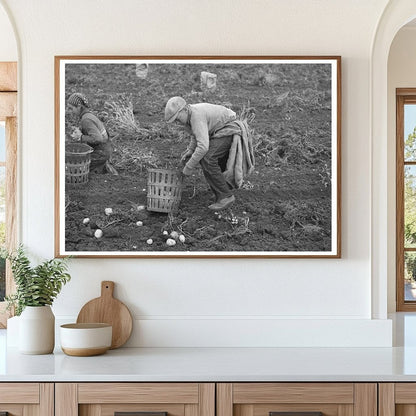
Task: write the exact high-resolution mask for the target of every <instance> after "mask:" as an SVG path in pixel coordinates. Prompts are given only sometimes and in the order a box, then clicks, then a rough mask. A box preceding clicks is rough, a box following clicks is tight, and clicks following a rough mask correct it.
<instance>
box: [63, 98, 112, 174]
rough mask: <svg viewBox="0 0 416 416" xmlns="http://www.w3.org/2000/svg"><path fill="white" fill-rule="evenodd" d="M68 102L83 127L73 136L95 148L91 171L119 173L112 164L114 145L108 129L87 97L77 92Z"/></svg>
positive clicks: (92, 155) (69, 107)
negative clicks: (94, 112) (91, 107)
mask: <svg viewBox="0 0 416 416" xmlns="http://www.w3.org/2000/svg"><path fill="white" fill-rule="evenodd" d="M67 104H68V110H69V111H70V112H71V113H72V114H73V115H74V116H75V117H77V118H78V119H79V125H80V129H81V130H79V129H77V130H76V131H75V132H74V134H73V135H72V137H73V138H74V139H75V140H81V142H82V143H86V144H88V145H89V146H91V147H92V148H93V152H92V154H91V164H90V171H91V172H94V173H105V172H109V173H112V174H114V175H117V171H116V169H115V168H114V166H112V165H111V164H110V157H111V154H112V152H113V147H112V145H111V142H110V138H109V136H108V133H107V130H106V128H105V126H104V124H103V122H102V121H101V120H100V119H99V118H98V117H97V116H96V115H95V114H93V113H92V112H91V110H90V109H89V106H88V99H87V97H86V96H85V95H84V94H81V93H79V92H76V93H74V94H72V95H71V96H70V97H69V98H68V101H67Z"/></svg>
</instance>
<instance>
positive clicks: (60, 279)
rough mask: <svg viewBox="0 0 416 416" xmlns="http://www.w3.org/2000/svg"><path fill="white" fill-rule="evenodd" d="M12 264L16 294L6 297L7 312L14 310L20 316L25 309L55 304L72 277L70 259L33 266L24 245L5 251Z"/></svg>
mask: <svg viewBox="0 0 416 416" xmlns="http://www.w3.org/2000/svg"><path fill="white" fill-rule="evenodd" d="M3 256H4V257H6V258H7V259H8V260H9V261H10V265H11V269H12V272H13V278H14V281H15V283H16V293H13V294H11V295H8V296H6V297H5V300H6V302H7V309H8V310H11V309H13V308H14V312H15V315H20V314H21V313H22V311H23V310H24V308H25V307H26V306H45V305H52V303H53V301H54V300H55V298H56V297H57V296H58V294H59V292H60V291H61V290H62V287H63V285H65V284H66V283H67V282H68V281H69V280H70V279H71V276H70V274H69V273H68V258H63V259H52V260H45V261H44V262H42V263H41V264H39V265H37V266H32V265H31V264H30V260H29V258H28V257H27V255H26V253H25V250H24V248H23V246H19V247H18V248H17V249H16V250H15V251H12V252H4V253H3Z"/></svg>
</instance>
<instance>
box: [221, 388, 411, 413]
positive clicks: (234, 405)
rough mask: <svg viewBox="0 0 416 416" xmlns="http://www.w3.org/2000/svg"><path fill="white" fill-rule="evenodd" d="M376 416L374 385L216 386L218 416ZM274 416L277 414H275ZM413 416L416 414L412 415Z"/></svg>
mask: <svg viewBox="0 0 416 416" xmlns="http://www.w3.org/2000/svg"><path fill="white" fill-rule="evenodd" d="M273 412H287V413H288V414H290V413H292V414H293V416H295V415H296V414H299V415H301V414H302V413H305V412H306V413H308V412H309V414H313V413H315V414H319V412H321V413H322V415H324V416H377V385H376V384H375V383H235V384H232V383H219V384H218V385H217V416H273ZM275 416H277V415H275ZM415 416H416V415H415Z"/></svg>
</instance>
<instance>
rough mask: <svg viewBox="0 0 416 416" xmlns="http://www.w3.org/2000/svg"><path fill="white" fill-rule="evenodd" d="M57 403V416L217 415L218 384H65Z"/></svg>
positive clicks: (56, 390)
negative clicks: (125, 414)
mask: <svg viewBox="0 0 416 416" xmlns="http://www.w3.org/2000/svg"><path fill="white" fill-rule="evenodd" d="M55 401H56V408H55V416H114V414H115V413H116V412H133V413H134V412H158V413H160V412H166V413H167V415H168V416H215V384H214V383H62V384H57V386H56V389H55ZM141 416H146V414H144V415H141ZM149 416H156V415H149Z"/></svg>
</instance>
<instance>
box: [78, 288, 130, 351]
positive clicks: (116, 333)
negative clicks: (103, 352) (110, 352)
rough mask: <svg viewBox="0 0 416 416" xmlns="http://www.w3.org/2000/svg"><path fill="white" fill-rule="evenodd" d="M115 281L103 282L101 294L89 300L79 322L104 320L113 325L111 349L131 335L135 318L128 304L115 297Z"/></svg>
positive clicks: (81, 311)
mask: <svg viewBox="0 0 416 416" xmlns="http://www.w3.org/2000/svg"><path fill="white" fill-rule="evenodd" d="M113 291H114V282H111V281H104V282H101V296H100V297H99V298H95V299H93V300H90V301H89V302H87V303H86V304H85V305H84V306H83V307H82V309H81V310H80V312H79V314H78V318H77V323H98V322H104V323H107V324H111V325H112V326H113V337H112V341H111V349H114V348H118V347H121V346H122V345H123V344H124V343H125V342H126V341H127V340H128V339H129V337H130V335H131V331H132V329H133V319H132V317H131V314H130V311H129V310H128V309H127V306H126V305H125V304H124V303H122V302H120V301H119V300H118V299H115V298H114V297H113Z"/></svg>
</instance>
